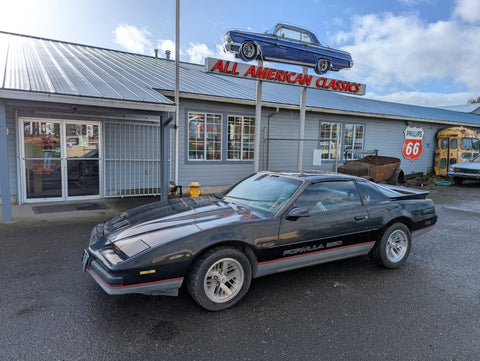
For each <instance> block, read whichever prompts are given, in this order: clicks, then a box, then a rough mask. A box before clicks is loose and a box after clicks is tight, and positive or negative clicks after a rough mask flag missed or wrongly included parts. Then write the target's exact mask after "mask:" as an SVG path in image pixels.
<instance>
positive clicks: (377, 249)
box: [370, 223, 412, 268]
mask: <svg viewBox="0 0 480 361" xmlns="http://www.w3.org/2000/svg"><path fill="white" fill-rule="evenodd" d="M411 246H412V237H411V234H410V230H409V229H408V227H407V226H406V225H404V224H403V223H394V224H392V225H391V226H390V227H388V228H387V229H386V230H385V232H384V233H383V235H382V238H381V239H379V240H377V243H375V246H374V247H373V249H372V251H371V252H370V256H371V257H372V259H373V260H374V261H375V262H376V263H377V264H378V265H380V266H383V267H386V268H398V267H400V266H401V265H402V264H403V263H405V261H406V259H407V257H408V255H409V254H410V248H411Z"/></svg>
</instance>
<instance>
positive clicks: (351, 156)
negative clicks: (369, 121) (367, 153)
mask: <svg viewBox="0 0 480 361" xmlns="http://www.w3.org/2000/svg"><path fill="white" fill-rule="evenodd" d="M348 127H352V142H351V147H350V145H349V147H347V142H346V140H347V131H349V129H348ZM358 127H361V128H362V138H361V141H362V142H361V148H355V146H356V144H357V128H358ZM365 128H366V127H365V124H361V123H346V124H345V125H344V128H343V160H344V161H345V160H357V159H360V158H362V157H363V154H361V153H355V151H356V150H364V149H365V133H366V131H365Z"/></svg>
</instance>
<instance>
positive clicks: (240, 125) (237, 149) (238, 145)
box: [227, 116, 255, 160]
mask: <svg viewBox="0 0 480 361" xmlns="http://www.w3.org/2000/svg"><path fill="white" fill-rule="evenodd" d="M254 143H255V118H254V117H242V116H229V117H228V149H227V159H228V160H253V151H254Z"/></svg>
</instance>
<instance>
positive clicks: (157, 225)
mask: <svg viewBox="0 0 480 361" xmlns="http://www.w3.org/2000/svg"><path fill="white" fill-rule="evenodd" d="M427 194H428V192H425V191H419V190H415V189H410V188H403V187H395V186H388V188H387V186H381V185H378V184H375V183H372V182H370V181H367V180H365V179H363V178H357V177H353V176H348V175H341V174H333V173H332V174H318V173H285V172H283V173H282V172H260V173H255V174H253V175H251V176H249V177H248V178H246V179H244V180H242V181H241V182H239V183H237V184H235V185H233V186H231V187H229V188H227V189H226V190H224V191H223V192H221V193H219V194H217V195H216V196H207V197H200V198H180V199H170V200H167V201H161V202H156V203H151V204H148V205H144V206H141V207H138V208H135V209H132V210H129V211H126V212H124V213H121V214H119V215H117V216H115V217H113V218H111V219H109V220H107V221H105V222H104V223H100V224H99V225H97V226H96V227H94V229H93V231H92V234H91V237H90V245H89V247H88V249H86V250H85V251H84V256H83V268H84V270H86V271H87V272H88V273H90V275H91V276H92V277H93V278H94V279H95V281H97V283H98V284H99V285H100V286H101V287H102V288H103V289H104V290H105V291H106V292H107V293H109V294H125V293H143V294H150V295H177V294H178V289H179V288H180V287H181V286H182V284H184V283H185V284H186V287H187V289H188V291H189V293H190V294H191V295H192V297H193V298H194V299H195V301H196V302H197V303H198V304H199V305H201V306H202V307H204V308H206V309H207V310H211V311H219V310H224V309H227V308H229V307H231V306H233V305H234V304H236V303H237V302H238V301H239V300H240V299H241V298H242V297H243V296H244V295H245V294H246V293H247V290H248V288H249V286H250V281H251V279H252V278H256V277H261V276H265V275H267V274H271V273H275V272H281V271H287V270H291V269H295V268H300V267H305V266H311V265H314V264H319V263H324V262H329V261H335V260H339V259H343V258H348V257H354V256H359V255H366V254H370V255H371V258H372V259H373V260H374V261H375V262H377V263H378V264H379V265H382V266H384V267H387V268H396V267H399V266H400V265H402V264H403V263H404V262H405V260H406V259H407V257H408V254H409V252H410V247H411V238H412V235H418V234H421V233H423V232H425V231H427V230H429V229H431V227H432V226H433V225H434V224H435V223H436V221H437V216H436V214H435V207H434V204H433V202H432V200H430V199H426V196H427Z"/></svg>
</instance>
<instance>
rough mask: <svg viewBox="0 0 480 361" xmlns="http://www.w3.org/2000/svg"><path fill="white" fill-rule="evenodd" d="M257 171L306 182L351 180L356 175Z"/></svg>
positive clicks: (325, 172)
mask: <svg viewBox="0 0 480 361" xmlns="http://www.w3.org/2000/svg"><path fill="white" fill-rule="evenodd" d="M259 173H264V174H270V175H277V176H283V177H289V178H295V179H298V180H302V181H307V182H310V183H312V182H317V181H327V180H353V179H357V178H358V177H355V176H351V175H347V174H341V173H334V172H328V171H283V170H279V171H263V172H259Z"/></svg>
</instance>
